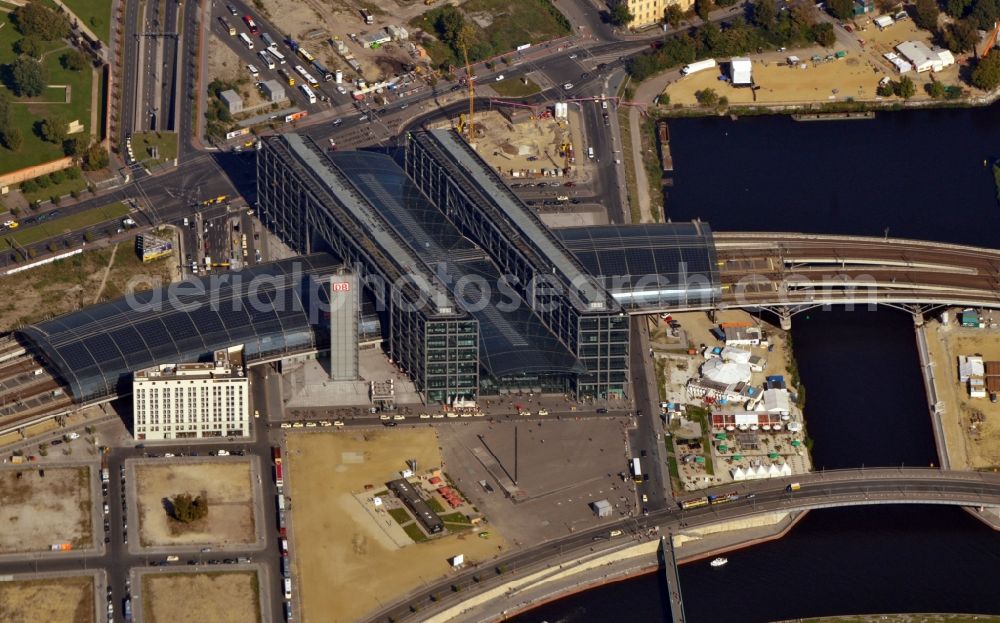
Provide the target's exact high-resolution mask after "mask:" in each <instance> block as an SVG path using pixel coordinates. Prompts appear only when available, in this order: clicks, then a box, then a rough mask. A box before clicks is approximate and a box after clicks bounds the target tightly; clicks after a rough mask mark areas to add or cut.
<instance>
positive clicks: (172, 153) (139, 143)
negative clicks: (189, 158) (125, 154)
mask: <svg viewBox="0 0 1000 623" xmlns="http://www.w3.org/2000/svg"><path fill="white" fill-rule="evenodd" d="M154 145H155V146H156V147H157V148H158V149H159V150H160V155H159V157H157V158H154V157H153V156H152V155H150V147H153V146H154ZM132 151H133V152H135V157H136V159H137V160H138V161H139V162H144V163H146V164H148V165H150V166H153V165H157V164H160V163H161V162H169V161H172V160H174V159H175V158H177V133H176V132H137V133H135V134H133V135H132Z"/></svg>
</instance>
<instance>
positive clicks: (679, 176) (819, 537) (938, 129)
mask: <svg viewBox="0 0 1000 623" xmlns="http://www.w3.org/2000/svg"><path fill="white" fill-rule="evenodd" d="M670 136H671V148H672V152H673V158H674V165H675V171H674V180H675V181H674V186H673V188H671V189H670V194H669V196H668V198H667V210H666V211H667V214H668V216H669V217H670V218H672V219H673V220H676V221H683V220H690V219H692V218H701V219H702V220H705V221H708V222H709V223H710V224H711V225H712V228H713V229H714V230H716V231H803V232H815V233H833V234H859V235H873V236H881V235H884V234H885V233H886V228H888V234H889V235H890V236H894V237H906V238H920V239H928V240H937V241H942V242H952V243H963V244H973V245H982V246H989V247H998V246H1000V236H998V235H997V232H998V231H1000V207H998V205H997V199H996V195H995V190H994V185H993V177H992V172H991V171H990V169H989V167H984V166H983V161H984V160H991V159H993V158H996V157H998V156H1000V107H998V106H993V107H991V108H985V109H963V110H932V111H905V112H900V113H892V114H889V113H879V114H878V115H877V117H876V119H874V120H866V121H842V122H796V121H793V120H791V119H790V118H785V117H755V118H743V119H739V120H737V121H732V120H730V119H729V118H710V119H692V120H680V121H674V122H671V124H670ZM792 338H793V341H794V345H795V353H796V358H797V361H798V366H799V372H800V375H801V377H802V380H803V383H804V384H805V386H806V388H807V392H806V403H807V404H806V419H807V423H808V429H809V433H810V436H811V437H812V438H813V440H814V442H815V446H814V449H813V458H814V461H815V464H816V466H817V468H821V467H825V468H827V469H835V468H839V467H856V466H860V465H900V464H905V465H929V464H930V463H935V464H936V462H937V457H936V452H935V449H934V441H933V436H932V433H931V428H930V419H929V416H928V414H927V409H926V397H925V396H924V388H923V384H922V380H921V377H920V369H919V365H918V361H917V353H916V345H915V342H914V334H913V323H912V320H911V318H910V316H908V315H906V314H903V313H900V312H897V311H893V310H884V309H883V310H878V311H850V312H849V311H845V310H843V309H831V310H822V309H819V310H814V311H812V312H809V313H806V314H801V315H798V316H796V317H795V318H794V319H793V324H792ZM728 558H729V561H730V563H729V565H727V566H726V567H724V568H722V569H712V568H710V567H709V566H708V564H707V563H705V562H699V563H693V564H690V565H684V566H682V567H681V589H682V592H683V595H684V601H685V604H686V610H685V611H686V614H687V619H688V621H690V622H691V623H702V622H704V623H725V622H728V621H732V622H734V623H751V622H756V621H772V620H775V619H787V618H793V617H806V616H821V615H834V614H854V613H887V612H976V613H990V614H997V613H1000V592H998V591H997V590H996V588H995V578H996V569H997V568H998V565H1000V538H997V535H996V533H995V532H993V531H992V530H990V529H989V528H987V527H986V526H984V525H983V524H981V523H980V522H978V521H977V520H976V519H974V518H972V517H971V516H969V515H968V514H967V513H966V512H965V511H963V510H961V509H957V508H951V507H935V506H920V507H918V506H889V507H857V508H844V509H831V510H823V511H814V512H812V513H810V514H809V515H807V516H806V518H805V519H804V520H802V521H801V522H800V523H799V524H798V525H797V526H796V527H795V528H794V529H793V530H792V531H791V532H790V533H789V534H788V535H786V536H785V537H784V538H782V539H780V540H778V541H773V542H770V543H767V544H764V545H758V546H755V547H752V548H748V549H745V550H740V551H738V552H733V553H731V554H729V555H728ZM666 608H667V600H666V596H665V595H664V593H663V588H662V579H661V578H660V576H659V575H658V574H652V575H646V576H642V577H638V578H633V579H630V580H627V581H624V582H620V583H616V584H611V585H608V586H604V587H601V588H598V589H594V590H591V591H587V592H584V593H580V594H577V595H573V596H570V597H567V598H565V599H562V600H559V601H556V602H553V603H550V604H547V605H545V606H542V607H540V608H537V609H535V610H533V611H531V612H528V613H525V614H523V615H521V616H520V617H517V618H516V619H513V620H514V621H517V622H518V623H537V622H539V621H549V623H556V622H560V623H571V622H574V623H575V622H590V621H643V622H647V621H648V622H657V621H666V620H668V619H667V616H666Z"/></svg>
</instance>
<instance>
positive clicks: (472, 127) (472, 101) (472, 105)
mask: <svg viewBox="0 0 1000 623" xmlns="http://www.w3.org/2000/svg"><path fill="white" fill-rule="evenodd" d="M462 56H464V57H465V82H466V83H467V84H468V85H469V122H468V123H467V124H466V126H467V127H468V128H469V143H474V142H476V124H475V114H476V85H475V80H473V79H472V78H473V75H472V65H470V64H469V52H468V51H467V50H466V49H465V42H464V41H463V42H462ZM459 131H461V130H459Z"/></svg>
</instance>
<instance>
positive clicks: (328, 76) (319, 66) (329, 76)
mask: <svg viewBox="0 0 1000 623" xmlns="http://www.w3.org/2000/svg"><path fill="white" fill-rule="evenodd" d="M312 66H313V67H314V68H315V69H316V71H318V72H319V75H321V76H323V80H324V81H326V82H329V81H330V80H333V73H331V72H330V70H329V69H327V68H326V66H325V65H323V63H320V62H319V61H313V63H312Z"/></svg>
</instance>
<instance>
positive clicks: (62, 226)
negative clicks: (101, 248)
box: [0, 201, 129, 250]
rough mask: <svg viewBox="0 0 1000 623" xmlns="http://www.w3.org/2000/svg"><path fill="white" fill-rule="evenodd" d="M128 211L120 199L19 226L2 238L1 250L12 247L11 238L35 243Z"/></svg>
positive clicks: (27, 243)
mask: <svg viewBox="0 0 1000 623" xmlns="http://www.w3.org/2000/svg"><path fill="white" fill-rule="evenodd" d="M128 213H129V208H128V207H127V206H126V205H125V204H124V203H122V202H120V201H119V202H118V203H112V204H109V205H106V206H101V207H99V208H91V209H89V210H84V211H83V212H80V213H78V214H73V215H72V216H64V217H62V218H55V219H53V220H51V221H45V222H43V223H39V224H38V225H31V226H28V227H24V228H18V229H17V230H16V231H15V232H12V233H8V234H7V235H5V236H4V237H3V239H2V240H0V250H2V249H8V248H10V241H9V239H11V238H13V240H14V241H15V242H16V243H17V244H19V245H29V244H34V243H36V242H38V241H40V240H45V239H46V238H51V237H53V236H58V235H60V234H62V233H63V232H65V231H67V230H69V231H76V230H78V229H82V228H84V227H90V226H91V225H96V224H98V223H103V222H104V221H110V220H112V219H119V218H122V217H123V216H125V215H126V214H128Z"/></svg>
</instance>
